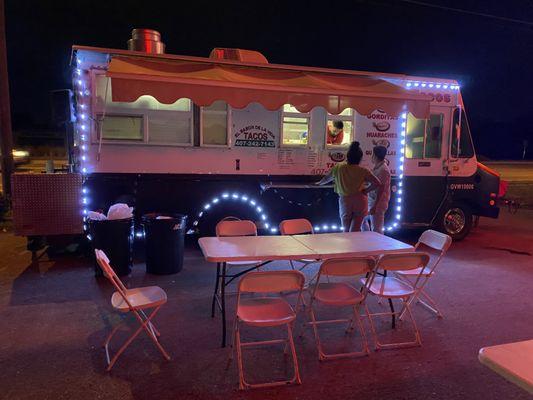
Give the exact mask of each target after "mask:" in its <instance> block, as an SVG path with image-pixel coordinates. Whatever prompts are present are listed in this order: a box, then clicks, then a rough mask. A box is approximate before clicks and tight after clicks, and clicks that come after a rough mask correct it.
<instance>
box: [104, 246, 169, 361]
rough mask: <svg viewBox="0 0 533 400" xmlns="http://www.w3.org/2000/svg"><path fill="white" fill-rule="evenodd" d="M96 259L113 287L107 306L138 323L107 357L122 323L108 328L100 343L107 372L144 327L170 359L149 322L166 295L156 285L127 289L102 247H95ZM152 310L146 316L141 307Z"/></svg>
mask: <svg viewBox="0 0 533 400" xmlns="http://www.w3.org/2000/svg"><path fill="white" fill-rule="evenodd" d="M94 252H95V254H96V260H97V262H98V265H100V268H102V271H103V272H104V275H105V277H106V278H107V279H109V281H110V282H111V283H112V284H113V286H114V287H115V289H116V290H117V291H116V292H115V293H113V295H112V296H111V305H112V306H113V308H114V309H115V310H117V311H119V312H122V313H132V314H133V316H134V317H135V319H137V321H139V324H140V325H141V326H140V327H139V328H137V329H136V330H135V332H134V333H133V334H132V335H131V336H130V337H129V339H128V340H126V342H125V343H124V344H123V345H122V347H121V348H120V349H119V350H118V351H117V352H116V353H115V355H114V356H113V358H110V357H109V342H110V341H111V338H112V337H113V336H114V335H115V333H116V332H117V330H118V329H119V327H120V326H121V325H122V323H120V324H118V325H117V326H115V328H114V329H113V330H112V331H111V333H110V334H109V336H108V337H107V339H106V341H105V342H104V348H105V354H106V358H107V371H110V370H111V368H113V365H114V364H115V362H116V361H117V360H118V358H119V356H120V355H121V354H122V353H123V352H124V350H126V347H128V346H129V345H130V343H131V342H133V340H134V339H135V338H136V337H137V336H138V335H139V334H140V333H141V331H142V330H144V331H145V332H146V333H147V334H148V336H149V337H150V339H152V341H153V342H154V343H155V345H156V346H157V348H158V349H159V351H160V352H161V354H162V355H163V357H164V358H165V359H167V360H170V356H169V355H168V353H167V352H166V351H165V349H163V346H161V343H159V340H158V338H157V337H158V336H160V333H159V331H158V330H157V329H156V327H155V326H154V324H153V323H152V320H153V318H154V317H155V316H156V314H157V312H158V311H159V309H160V308H161V306H162V305H163V304H165V303H166V302H167V294H166V293H165V291H164V290H163V289H161V288H160V287H159V286H146V287H140V288H134V289H127V288H126V287H125V286H124V284H123V283H122V282H121V280H120V279H119V278H118V276H117V274H115V271H113V269H112V268H111V266H110V265H109V258H107V256H106V255H105V253H104V252H103V251H102V250H98V249H95V251H94ZM149 309H153V311H152V312H151V313H150V315H146V313H145V310H149Z"/></svg>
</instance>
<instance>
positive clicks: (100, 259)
mask: <svg viewBox="0 0 533 400" xmlns="http://www.w3.org/2000/svg"><path fill="white" fill-rule="evenodd" d="M94 254H95V255H96V262H97V263H98V265H99V266H100V268H102V271H103V272H104V276H105V277H106V278H107V279H109V280H110V281H111V283H112V284H113V286H114V287H115V289H117V291H118V292H119V293H120V294H121V295H122V297H125V291H126V286H124V284H123V283H122V281H121V280H120V278H119V277H118V276H117V274H116V273H115V271H114V270H113V268H111V265H110V264H109V258H108V257H107V255H106V254H105V253H104V252H103V251H102V250H99V249H95V250H94Z"/></svg>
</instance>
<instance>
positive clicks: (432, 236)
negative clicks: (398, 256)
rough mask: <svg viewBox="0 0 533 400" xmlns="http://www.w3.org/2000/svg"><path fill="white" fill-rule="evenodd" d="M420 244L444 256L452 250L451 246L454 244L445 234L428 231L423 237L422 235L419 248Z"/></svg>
mask: <svg viewBox="0 0 533 400" xmlns="http://www.w3.org/2000/svg"><path fill="white" fill-rule="evenodd" d="M419 244H423V245H425V246H428V247H430V248H432V249H433V250H437V251H440V252H441V253H443V254H444V253H446V251H448V249H449V248H450V245H451V244H452V238H451V237H450V236H448V235H446V234H445V233H442V232H437V231H434V230H433V229H428V230H427V231H424V233H422V235H420V239H418V243H417V247H418V245H419Z"/></svg>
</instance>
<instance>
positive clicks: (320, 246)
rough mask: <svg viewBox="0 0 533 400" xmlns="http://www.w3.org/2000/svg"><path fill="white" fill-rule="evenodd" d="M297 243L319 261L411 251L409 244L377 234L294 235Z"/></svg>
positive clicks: (411, 247)
mask: <svg viewBox="0 0 533 400" xmlns="http://www.w3.org/2000/svg"><path fill="white" fill-rule="evenodd" d="M293 238H295V239H296V240H297V241H299V242H300V243H301V244H303V245H304V246H306V247H308V248H310V249H313V251H314V252H315V254H319V255H320V257H319V258H320V259H323V260H326V259H329V258H343V257H364V256H379V255H381V254H386V253H399V252H404V251H412V250H413V249H414V248H413V246H411V245H410V244H407V243H403V242H400V241H399V240H396V239H393V238H391V237H388V236H385V235H381V234H379V233H377V232H338V233H321V234H316V235H294V236H293Z"/></svg>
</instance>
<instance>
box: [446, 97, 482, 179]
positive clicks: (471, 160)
mask: <svg viewBox="0 0 533 400" xmlns="http://www.w3.org/2000/svg"><path fill="white" fill-rule="evenodd" d="M446 168H447V169H448V173H449V176H450V178H457V177H469V176H472V175H474V173H475V172H476V169H477V160H476V157H475V152H474V145H473V144H472V136H471V134H470V127H469V125H468V120H467V118H466V114H465V113H464V110H462V109H461V107H455V108H454V109H453V112H452V124H451V134H450V140H449V159H448V163H447V165H446Z"/></svg>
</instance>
